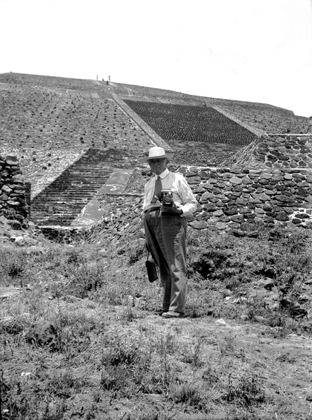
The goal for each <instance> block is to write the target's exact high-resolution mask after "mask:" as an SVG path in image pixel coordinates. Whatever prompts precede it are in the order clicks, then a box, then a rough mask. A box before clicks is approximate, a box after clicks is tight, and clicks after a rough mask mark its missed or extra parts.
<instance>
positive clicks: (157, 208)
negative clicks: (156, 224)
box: [144, 207, 160, 213]
mask: <svg viewBox="0 0 312 420" xmlns="http://www.w3.org/2000/svg"><path fill="white" fill-rule="evenodd" d="M156 210H160V207H150V208H149V209H146V210H144V213H151V212H152V211H156Z"/></svg>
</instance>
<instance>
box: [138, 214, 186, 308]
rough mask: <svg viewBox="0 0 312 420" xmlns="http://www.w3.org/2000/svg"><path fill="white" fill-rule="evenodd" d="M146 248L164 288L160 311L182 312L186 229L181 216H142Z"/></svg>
mask: <svg viewBox="0 0 312 420" xmlns="http://www.w3.org/2000/svg"><path fill="white" fill-rule="evenodd" d="M144 228H145V239H146V246H147V249H148V250H149V252H150V253H151V255H152V257H153V259H154V261H155V262H156V264H157V265H158V267H159V273H160V280H161V284H162V286H163V287H164V297H163V311H164V312H167V311H173V312H179V313H181V314H183V313H184V310H185V295H186V282H187V274H186V245H185V239H186V230H187V222H186V220H185V218H184V217H181V216H180V215H175V214H168V213H167V214H166V213H161V211H160V210H153V211H149V210H147V211H146V212H145V213H144Z"/></svg>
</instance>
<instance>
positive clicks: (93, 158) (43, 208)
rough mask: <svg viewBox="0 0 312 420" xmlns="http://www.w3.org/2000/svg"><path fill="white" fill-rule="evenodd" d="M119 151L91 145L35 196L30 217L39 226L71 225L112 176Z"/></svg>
mask: <svg viewBox="0 0 312 420" xmlns="http://www.w3.org/2000/svg"><path fill="white" fill-rule="evenodd" d="M116 154H118V152H117V151H114V149H107V150H97V149H92V148H91V149H89V150H88V151H87V152H86V153H85V154H84V155H83V156H82V157H81V158H80V159H79V160H78V161H76V162H75V163H74V164H73V165H72V166H70V167H69V168H67V169H66V170H65V171H64V172H63V173H62V174H61V175H60V176H59V177H58V178H57V179H56V180H55V181H54V182H52V183H51V184H50V185H48V186H47V187H46V188H45V189H44V190H43V191H42V192H41V193H39V194H38V195H37V196H36V197H35V198H34V199H33V201H32V203H31V220H32V221H33V222H34V223H36V224H37V225H39V226H70V225H71V223H72V221H73V220H74V219H75V218H76V217H77V216H78V215H79V214H80V212H81V210H82V209H83V208H84V207H85V206H86V205H87V203H88V202H89V201H90V200H91V199H92V197H93V196H94V195H95V194H96V192H97V191H98V190H99V189H100V188H101V187H102V186H103V185H104V184H105V182H106V181H107V179H108V178H109V176H110V174H111V172H112V169H111V167H110V166H109V164H110V163H112V160H113V161H114V160H115V159H116V158H119V156H118V157H117V156H115V155H116Z"/></svg>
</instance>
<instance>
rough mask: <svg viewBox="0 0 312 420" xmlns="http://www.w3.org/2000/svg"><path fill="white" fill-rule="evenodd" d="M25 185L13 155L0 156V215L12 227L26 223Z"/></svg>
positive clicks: (27, 211)
mask: <svg viewBox="0 0 312 420" xmlns="http://www.w3.org/2000/svg"><path fill="white" fill-rule="evenodd" d="M28 213H29V209H28V205H27V202H26V186H25V183H24V179H23V176H22V173H21V170H20V167H19V164H18V161H17V158H16V157H15V156H6V157H2V156H0V216H5V218H6V219H8V220H10V224H11V225H12V226H14V228H17V229H18V228H20V227H22V226H23V225H26V224H27V216H28Z"/></svg>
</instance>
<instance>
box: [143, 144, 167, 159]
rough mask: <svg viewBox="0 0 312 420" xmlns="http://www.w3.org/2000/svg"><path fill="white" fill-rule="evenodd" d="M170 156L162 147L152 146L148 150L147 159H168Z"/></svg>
mask: <svg viewBox="0 0 312 420" xmlns="http://www.w3.org/2000/svg"><path fill="white" fill-rule="evenodd" d="M169 158H170V156H169V155H168V154H167V153H166V152H165V149H163V148H162V147H158V146H155V147H152V148H151V149H150V150H149V152H148V157H147V160H151V159H169Z"/></svg>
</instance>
